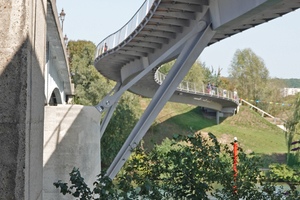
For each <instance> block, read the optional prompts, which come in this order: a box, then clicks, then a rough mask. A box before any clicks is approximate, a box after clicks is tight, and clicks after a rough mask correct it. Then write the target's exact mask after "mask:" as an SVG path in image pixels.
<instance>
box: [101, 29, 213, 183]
mask: <svg viewBox="0 0 300 200" xmlns="http://www.w3.org/2000/svg"><path fill="white" fill-rule="evenodd" d="M214 34H215V32H214V31H212V29H211V27H210V26H207V28H206V29H205V31H202V32H199V33H197V34H196V35H193V36H192V37H191V38H190V39H189V40H188V41H187V42H186V43H185V46H184V48H183V50H182V52H181V53H180V55H179V57H178V58H177V60H176V62H175V64H174V65H173V67H172V68H171V70H170V72H169V73H168V75H167V76H166V79H165V80H164V82H163V84H162V85H161V86H160V87H159V89H158V90H157V92H156V93H155V95H154V97H153V98H152V101H151V102H150V104H149V106H148V107H147V109H146V110H145V112H144V114H143V115H142V117H141V118H140V120H139V121H138V123H137V124H136V126H135V127H134V129H133V130H132V132H131V134H130V135H129V137H128V138H127V140H126V142H125V143H124V145H123V146H122V148H121V150H120V151H119V153H118V155H117V156H116V158H115V159H114V161H113V163H112V164H111V166H110V167H109V169H108V171H107V175H108V176H109V177H110V178H111V179H113V178H114V177H115V176H116V175H117V173H118V172H119V170H120V169H121V167H122V166H123V165H124V163H125V162H126V160H127V159H128V157H129V156H130V154H131V150H132V149H134V148H135V147H136V146H137V144H138V143H139V142H140V140H141V139H142V137H143V136H144V135H145V133H146V132H147V130H148V129H149V127H150V126H151V124H152V123H153V121H154V120H155V118H156V117H157V115H158V114H159V112H160V111H161V109H162V108H163V107H164V105H165V104H166V103H167V101H168V100H169V99H170V97H171V96H172V95H173V93H174V91H175V90H176V88H177V86H178V85H179V83H180V82H181V81H182V80H183V78H184V77H185V75H186V74H187V73H188V71H189V69H190V68H191V66H192V65H193V63H194V62H195V60H196V59H197V58H198V57H199V55H200V53H201V52H202V50H203V49H204V48H205V47H206V46H207V44H208V43H209V41H210V39H211V38H212V37H213V35H214Z"/></svg>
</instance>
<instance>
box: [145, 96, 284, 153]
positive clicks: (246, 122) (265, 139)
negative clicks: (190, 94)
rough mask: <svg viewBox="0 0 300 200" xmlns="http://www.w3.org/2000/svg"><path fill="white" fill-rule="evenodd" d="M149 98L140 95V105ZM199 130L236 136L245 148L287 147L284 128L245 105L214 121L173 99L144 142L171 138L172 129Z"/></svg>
mask: <svg viewBox="0 0 300 200" xmlns="http://www.w3.org/2000/svg"><path fill="white" fill-rule="evenodd" d="M149 102H150V100H149V99H142V100H141V105H142V108H143V109H145V107H146V106H147V105H148V103H149ZM199 131H200V132H211V133H213V134H214V135H216V136H217V138H218V139H219V140H220V141H221V142H222V143H230V142H232V140H233V137H237V138H238V141H239V143H240V145H241V147H243V149H244V150H246V151H248V152H250V151H255V152H257V153H283V152H286V149H287V148H286V145H285V138H284V133H283V131H282V130H281V129H279V128H278V127H277V126H275V125H273V124H270V123H269V122H268V121H267V120H265V119H263V118H262V117H260V116H259V115H258V114H257V113H255V112H253V111H252V110H249V109H248V108H246V107H242V108H241V110H240V112H239V113H238V114H237V115H235V116H232V117H229V118H227V119H225V120H224V121H223V122H222V123H221V124H219V125H216V122H215V120H209V119H207V118H205V117H203V115H202V113H201V109H200V108H199V107H196V106H193V105H187V104H179V103H172V102H168V103H167V104H166V106H165V107H164V109H163V110H162V111H161V112H160V114H159V116H158V117H157V118H156V123H155V124H153V125H152V127H151V129H150V130H149V131H148V133H147V134H146V135H145V137H144V141H145V144H144V146H145V147H146V148H148V149H151V147H152V144H151V142H150V141H151V140H154V141H155V142H156V143H158V144H160V143H161V141H162V140H163V139H164V138H166V137H169V138H172V135H173V134H174V133H178V134H190V133H191V132H199Z"/></svg>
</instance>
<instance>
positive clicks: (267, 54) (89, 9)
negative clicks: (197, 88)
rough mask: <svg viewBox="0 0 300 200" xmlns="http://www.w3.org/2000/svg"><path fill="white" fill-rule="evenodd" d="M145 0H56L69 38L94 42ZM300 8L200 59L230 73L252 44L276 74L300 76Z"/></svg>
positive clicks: (118, 25) (214, 48)
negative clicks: (239, 54)
mask: <svg viewBox="0 0 300 200" xmlns="http://www.w3.org/2000/svg"><path fill="white" fill-rule="evenodd" d="M143 2H144V0H129V1H124V0H85V1H82V0H56V3H57V11H58V13H60V12H61V10H62V9H64V12H65V13H66V16H65V20H64V24H63V28H64V30H63V32H64V34H66V35H67V37H68V38H69V40H88V41H92V42H93V43H94V44H96V45H97V44H98V43H100V42H101V41H102V40H103V39H104V38H106V37H107V36H109V35H110V34H112V33H114V32H116V31H117V30H119V29H120V28H121V27H122V26H123V25H125V24H126V23H127V22H128V21H129V20H130V18H131V17H132V16H133V15H134V14H135V13H136V11H137V10H138V9H139V8H140V6H141V5H142V4H143ZM299 20H300V9H298V10H296V11H293V12H291V13H288V14H286V15H283V16H282V17H279V18H276V19H274V20H271V21H269V22H267V23H264V24H261V25H258V26H256V27H254V28H251V29H248V30H246V31H244V32H242V33H238V34H235V35H233V36H231V37H229V38H226V39H224V40H221V41H220V42H217V43H215V44H213V45H211V46H209V47H207V48H205V49H204V50H203V52H202V53H201V55H200V61H201V62H205V64H206V66H209V67H210V66H212V67H213V68H214V69H215V70H217V69H218V68H219V67H220V68H221V69H222V70H221V76H224V77H227V76H228V69H229V68H230V64H231V60H232V59H233V56H234V53H235V52H236V50H237V49H240V50H242V49H245V48H250V49H251V50H252V51H253V52H254V53H255V54H256V55H257V56H259V57H260V58H262V59H263V60H264V63H265V66H266V67H267V68H268V70H269V72H270V76H271V77H272V78H275V77H277V78H299V79H300V22H299Z"/></svg>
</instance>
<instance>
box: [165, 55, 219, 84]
mask: <svg viewBox="0 0 300 200" xmlns="http://www.w3.org/2000/svg"><path fill="white" fill-rule="evenodd" d="M175 61H176V60H172V61H170V62H168V63H166V64H164V65H162V67H161V68H159V71H160V72H161V73H163V74H168V72H169V71H170V69H171V68H172V66H173V65H174V63H175ZM219 76H220V71H218V72H216V71H214V69H213V68H212V67H206V66H205V63H201V62H200V61H196V62H195V63H194V64H193V65H192V67H191V69H190V70H189V72H188V73H187V75H186V76H185V77H184V79H183V80H184V81H188V82H192V83H200V84H203V83H208V82H211V83H214V84H215V85H216V86H218V85H219V84H220V83H221V82H220V79H219Z"/></svg>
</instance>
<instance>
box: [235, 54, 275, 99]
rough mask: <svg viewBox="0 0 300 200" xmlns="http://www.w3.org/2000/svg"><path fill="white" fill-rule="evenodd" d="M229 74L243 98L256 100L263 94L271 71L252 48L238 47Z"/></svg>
mask: <svg viewBox="0 0 300 200" xmlns="http://www.w3.org/2000/svg"><path fill="white" fill-rule="evenodd" d="M229 76H230V79H231V80H232V81H233V82H234V84H235V87H236V89H237V91H238V94H239V96H240V97H241V98H245V99H246V98H248V99H252V100H255V101H256V100H260V97H262V96H263V93H264V91H265V88H266V86H267V83H268V80H269V71H268V69H267V68H266V66H265V63H264V61H263V60H262V59H261V58H260V57H258V56H257V55H256V54H255V53H254V52H253V51H252V50H251V49H243V50H240V49H238V50H237V51H236V52H235V54H234V57H233V59H232V61H231V66H230V68H229Z"/></svg>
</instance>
